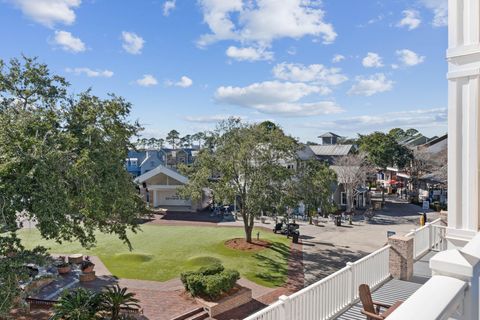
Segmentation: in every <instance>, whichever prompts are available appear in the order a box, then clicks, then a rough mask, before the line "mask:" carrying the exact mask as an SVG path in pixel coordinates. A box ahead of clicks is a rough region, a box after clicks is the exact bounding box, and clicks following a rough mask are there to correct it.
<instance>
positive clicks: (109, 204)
mask: <svg viewBox="0 0 480 320" xmlns="http://www.w3.org/2000/svg"><path fill="white" fill-rule="evenodd" d="M68 87H69V84H68V83H67V81H66V80H65V79H64V78H62V77H60V76H56V75H52V74H51V73H50V71H49V69H48V67H47V66H46V65H44V64H40V63H38V62H37V61H36V59H31V58H25V57H24V58H23V59H22V60H18V59H13V60H11V61H10V63H9V64H6V63H4V62H3V61H0V128H1V130H0V227H1V231H0V243H1V244H2V246H1V248H0V286H1V287H2V288H4V286H3V285H6V284H10V285H9V288H11V289H12V290H11V291H8V290H3V289H2V290H0V291H1V293H0V313H2V312H3V313H5V312H7V311H8V309H9V307H10V305H11V303H12V301H14V299H15V297H16V295H17V294H18V291H17V290H16V285H17V284H18V281H19V280H21V279H22V278H23V277H24V276H25V275H24V274H22V272H21V270H20V269H18V268H19V266H20V265H21V264H22V263H24V262H30V259H33V257H32V252H27V251H25V250H24V249H23V247H22V246H21V243H20V241H19V240H18V238H17V236H16V233H17V231H18V229H19V228H20V227H21V226H20V225H19V223H18V221H19V216H24V217H25V218H26V219H28V220H33V221H36V227H37V228H38V229H39V231H40V233H41V235H42V236H43V237H44V238H46V239H55V240H57V241H64V240H72V241H79V242H80V243H81V244H82V245H83V246H85V247H89V246H92V245H94V244H95V232H96V231H98V230H99V231H101V232H105V233H114V234H117V235H118V236H119V238H120V239H122V240H123V241H124V242H125V243H126V244H127V245H130V243H129V241H128V237H127V231H128V230H133V231H136V230H137V228H138V225H137V218H138V217H139V216H140V215H141V214H142V213H143V211H144V204H143V202H142V200H141V198H140V197H139V195H138V192H137V191H136V189H135V185H134V183H133V181H132V179H131V177H130V176H129V174H128V173H127V172H126V170H125V168H124V162H125V158H126V156H127V152H128V148H129V147H131V143H130V141H131V139H132V137H134V136H136V135H137V133H138V132H139V130H140V129H141V128H140V126H139V125H138V123H136V122H131V121H130V120H129V115H130V109H131V105H130V103H128V102H126V101H125V100H124V99H122V98H120V97H118V96H115V95H110V96H109V97H108V98H107V99H101V98H99V97H96V96H94V95H92V94H91V92H90V91H86V92H84V93H82V94H80V95H79V96H70V95H69V94H68ZM33 253H44V252H42V251H41V250H37V251H36V252H33Z"/></svg>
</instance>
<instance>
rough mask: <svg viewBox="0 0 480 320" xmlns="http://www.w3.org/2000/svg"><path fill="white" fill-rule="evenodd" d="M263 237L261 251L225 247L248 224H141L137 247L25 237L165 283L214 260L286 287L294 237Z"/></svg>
mask: <svg viewBox="0 0 480 320" xmlns="http://www.w3.org/2000/svg"><path fill="white" fill-rule="evenodd" d="M257 231H260V238H261V239H264V240H265V239H266V240H269V241H271V242H272V246H271V247H270V248H268V249H264V250H262V251H259V252H257V253H247V252H241V251H238V250H233V249H230V248H226V247H225V246H224V242H225V241H226V240H228V239H232V238H240V237H243V236H244V232H243V228H230V227H223V228H215V227H199V226H195V227H190V226H186V227H185V226H154V225H145V226H142V231H141V232H139V233H137V234H130V235H129V239H130V240H131V242H132V245H133V248H134V249H133V251H131V252H130V251H128V248H127V247H126V246H125V245H124V244H123V243H122V242H121V241H120V240H118V238H116V237H115V236H113V235H106V234H100V233H99V234H98V235H97V246H96V247H95V248H93V249H91V250H85V249H83V248H82V247H81V246H80V245H79V244H78V243H71V242H65V243H62V244H58V243H56V242H53V241H46V240H44V239H42V238H41V236H40V234H39V232H38V231H37V230H36V229H24V230H22V231H21V233H20V234H21V237H22V239H23V241H24V245H25V246H26V247H27V248H32V247H34V246H37V245H41V246H44V247H47V248H49V250H50V252H51V253H79V252H80V253H84V254H86V255H95V256H99V257H100V258H101V259H102V261H103V263H104V264H105V265H106V266H107V268H108V269H109V270H110V272H112V273H113V274H114V275H116V276H117V277H121V278H129V279H143V280H157V281H166V280H170V279H173V278H177V277H179V276H180V273H181V272H183V271H187V270H195V269H197V268H199V267H201V266H205V265H207V264H210V263H212V262H215V261H220V262H221V263H222V264H223V265H224V266H225V267H227V268H233V269H236V270H238V271H239V272H240V274H241V275H242V276H243V277H245V278H247V279H249V280H251V281H254V282H256V283H258V284H261V285H264V286H267V287H277V286H281V285H283V284H284V283H285V281H286V274H287V259H288V256H289V253H290V250H289V240H288V239H286V237H285V236H280V235H275V234H273V233H272V232H268V231H265V230H255V231H254V232H255V235H256V232H257Z"/></svg>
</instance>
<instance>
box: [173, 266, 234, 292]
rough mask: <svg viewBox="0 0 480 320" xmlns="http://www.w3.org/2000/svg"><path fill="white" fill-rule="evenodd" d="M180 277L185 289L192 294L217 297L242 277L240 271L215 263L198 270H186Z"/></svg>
mask: <svg viewBox="0 0 480 320" xmlns="http://www.w3.org/2000/svg"><path fill="white" fill-rule="evenodd" d="M180 279H181V280H182V283H183V285H184V287H185V290H187V291H188V292H190V294H191V295H192V296H194V297H196V296H201V297H205V298H209V299H216V298H218V297H220V296H221V295H222V293H225V292H228V291H230V290H231V289H232V288H233V287H234V286H235V284H236V283H237V281H238V279H240V273H238V271H236V270H229V269H225V268H224V267H223V266H222V265H220V264H215V265H212V266H209V267H203V268H200V269H199V270H198V271H194V272H192V271H190V272H184V273H182V274H181V275H180Z"/></svg>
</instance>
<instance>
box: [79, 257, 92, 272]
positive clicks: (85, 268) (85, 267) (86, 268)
mask: <svg viewBox="0 0 480 320" xmlns="http://www.w3.org/2000/svg"><path fill="white" fill-rule="evenodd" d="M94 267H95V264H94V263H93V262H92V261H90V260H84V261H82V264H81V265H80V268H81V269H82V272H83V273H89V272H92V271H93V268H94Z"/></svg>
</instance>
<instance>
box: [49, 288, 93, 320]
mask: <svg viewBox="0 0 480 320" xmlns="http://www.w3.org/2000/svg"><path fill="white" fill-rule="evenodd" d="M100 300H101V297H100V295H99V294H97V293H95V292H92V291H89V290H86V289H83V288H78V289H76V290H72V291H68V292H65V293H64V294H63V295H62V297H61V298H60V300H59V301H58V303H57V304H55V306H54V307H53V311H54V314H53V316H52V317H51V318H50V320H92V319H98V316H97V313H98V311H99V307H100Z"/></svg>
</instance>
